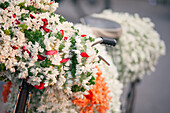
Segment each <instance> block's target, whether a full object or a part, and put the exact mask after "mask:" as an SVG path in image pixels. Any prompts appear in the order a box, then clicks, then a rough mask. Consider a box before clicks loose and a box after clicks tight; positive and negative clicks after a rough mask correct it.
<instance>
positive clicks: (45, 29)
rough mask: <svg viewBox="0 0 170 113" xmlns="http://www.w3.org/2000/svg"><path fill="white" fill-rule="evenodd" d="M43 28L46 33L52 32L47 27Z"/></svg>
mask: <svg viewBox="0 0 170 113" xmlns="http://www.w3.org/2000/svg"><path fill="white" fill-rule="evenodd" d="M42 28H43V29H44V31H45V32H46V33H48V32H52V31H51V30H50V29H47V28H45V27H42Z"/></svg>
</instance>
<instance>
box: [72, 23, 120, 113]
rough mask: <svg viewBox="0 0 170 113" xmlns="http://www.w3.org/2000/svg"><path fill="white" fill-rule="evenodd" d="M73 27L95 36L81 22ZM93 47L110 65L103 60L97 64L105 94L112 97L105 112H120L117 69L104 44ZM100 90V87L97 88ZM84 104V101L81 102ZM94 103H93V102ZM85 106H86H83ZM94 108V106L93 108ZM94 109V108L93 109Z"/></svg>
mask: <svg viewBox="0 0 170 113" xmlns="http://www.w3.org/2000/svg"><path fill="white" fill-rule="evenodd" d="M75 28H77V29H79V30H80V33H81V34H82V33H84V32H85V33H86V34H88V35H90V36H92V37H96V36H95V35H94V34H93V31H92V29H91V28H90V27H88V26H85V25H82V24H76V25H75ZM95 47H96V48H97V49H98V50H100V51H99V53H98V54H99V55H101V56H102V57H103V58H105V59H106V60H107V61H108V62H109V64H110V66H108V65H107V64H106V63H104V62H100V64H99V68H100V70H101V71H102V75H101V76H100V78H104V82H106V83H107V85H106V87H108V88H109V89H108V90H109V91H110V93H108V94H107V95H108V96H110V97H112V98H111V99H110V100H109V110H107V113H111V112H113V113H121V102H120V97H121V95H122V88H123V85H122V83H121V82H120V81H119V80H118V76H119V75H118V71H117V68H116V66H115V65H114V64H113V63H112V58H111V57H110V56H109V55H108V53H107V51H106V47H107V46H106V45H101V44H99V45H95ZM99 90H100V88H99ZM82 104H84V103H82ZM94 105H95V104H94ZM84 107H87V106H84ZM93 109H95V107H94V108H93ZM95 110H96V109H95Z"/></svg>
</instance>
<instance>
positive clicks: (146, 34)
mask: <svg viewBox="0 0 170 113" xmlns="http://www.w3.org/2000/svg"><path fill="white" fill-rule="evenodd" d="M92 16H94V17H99V18H104V19H108V20H111V21H116V22H118V23H119V24H121V26H122V29H123V33H122V35H121V37H120V38H119V39H118V44H117V46H116V47H114V48H107V49H108V53H109V54H110V55H111V57H112V60H113V62H114V64H115V65H116V67H117V69H118V71H119V79H120V80H121V81H122V82H123V83H127V82H130V81H131V82H133V81H134V80H136V79H142V78H143V76H144V74H146V73H147V72H149V71H154V70H155V65H156V63H157V61H158V58H159V57H160V56H161V55H164V54H165V44H164V42H163V41H162V40H161V39H160V36H159V34H158V33H157V32H156V31H155V30H154V24H153V23H152V22H151V20H150V19H149V18H141V17H140V16H139V15H138V14H135V15H130V14H128V13H118V12H112V11H111V10H105V11H103V13H101V14H93V15H92Z"/></svg>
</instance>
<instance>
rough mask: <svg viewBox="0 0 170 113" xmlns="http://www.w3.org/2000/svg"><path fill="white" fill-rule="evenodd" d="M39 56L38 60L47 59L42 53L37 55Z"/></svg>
mask: <svg viewBox="0 0 170 113" xmlns="http://www.w3.org/2000/svg"><path fill="white" fill-rule="evenodd" d="M37 57H38V60H41V61H43V60H45V58H46V57H44V56H42V55H37Z"/></svg>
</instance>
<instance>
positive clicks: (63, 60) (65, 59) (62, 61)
mask: <svg viewBox="0 0 170 113" xmlns="http://www.w3.org/2000/svg"><path fill="white" fill-rule="evenodd" d="M68 60H70V59H69V58H64V59H62V60H61V61H60V63H66V62H67V61H68Z"/></svg>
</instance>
